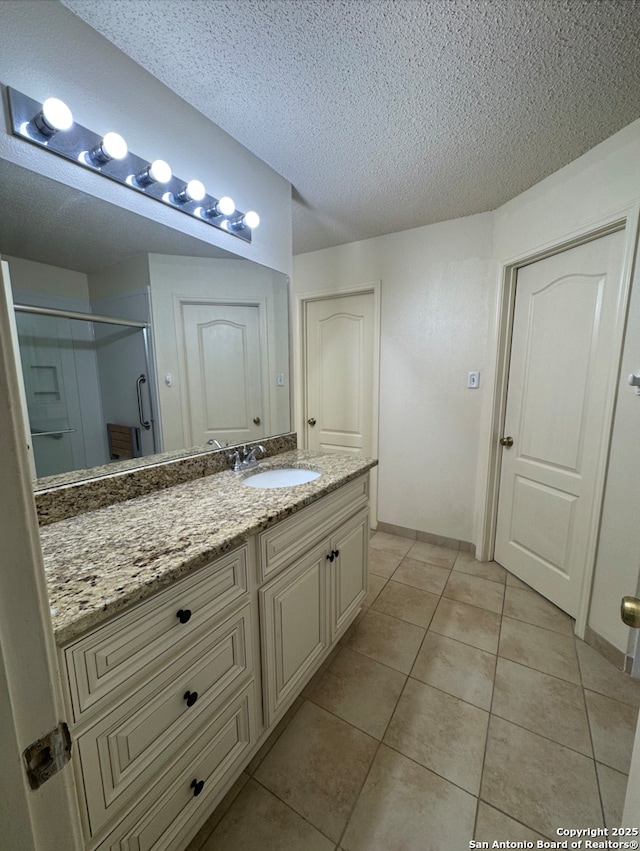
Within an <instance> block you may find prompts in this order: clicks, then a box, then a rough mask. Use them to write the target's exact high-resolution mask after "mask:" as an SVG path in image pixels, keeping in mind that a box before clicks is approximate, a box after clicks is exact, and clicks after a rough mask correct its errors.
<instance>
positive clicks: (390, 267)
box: [292, 213, 493, 541]
mask: <svg viewBox="0 0 640 851" xmlns="http://www.w3.org/2000/svg"><path fill="white" fill-rule="evenodd" d="M492 219H493V216H492V214H491V213H485V214H482V215H478V216H469V217H468V218H464V219H457V220H455V221H451V222H444V223H442V224H436V225H430V226H428V227H422V228H416V229H415V230H410V231H404V232H402V233H396V234H390V235H388V236H381V237H377V238H375V239H369V240H365V241H363V242H358V243H352V244H350V245H343V246H339V247H338V248H333V249H326V250H324V251H316V252H311V253H309V254H303V255H299V256H297V257H295V258H294V274H293V281H292V285H293V291H294V296H295V298H297V299H299V298H300V297H301V296H303V295H304V294H309V293H319V292H322V291H327V292H333V291H334V290H336V289H338V288H342V289H345V288H348V287H350V286H353V287H357V286H359V285H362V284H366V283H370V282H372V281H376V280H381V281H382V288H381V289H382V304H381V329H380V332H381V333H380V361H381V363H380V432H379V434H380V437H379V458H380V464H379V504H378V516H379V519H380V520H381V521H383V522H385V523H393V524H396V525H400V526H405V527H408V528H410V529H417V530H420V531H425V532H435V533H437V534H438V535H444V536H446V537H450V538H457V539H459V540H464V541H471V540H473V534H474V526H473V523H474V510H475V506H474V492H475V482H476V465H477V458H478V450H477V444H478V428H479V422H480V419H479V418H480V410H481V407H480V402H481V398H482V393H483V389H482V384H483V377H482V376H481V387H480V389H479V390H468V389H467V386H466V384H467V373H468V372H469V371H471V370H480V371H481V372H482V371H483V370H484V366H485V350H486V340H487V322H488V318H489V306H490V299H489V292H490V287H489V276H490V274H491V271H492V263H491V257H492ZM296 327H297V331H296V334H297V338H298V346H297V357H296V363H297V365H299V363H300V358H299V337H300V329H299V316H297V315H296ZM296 374H297V375H298V380H299V381H300V370H299V368H298V369H296ZM296 395H297V397H298V398H302V394H301V393H300V392H298V393H297V394H296ZM299 428H300V426H299Z"/></svg>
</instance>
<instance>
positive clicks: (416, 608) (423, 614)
mask: <svg viewBox="0 0 640 851" xmlns="http://www.w3.org/2000/svg"><path fill="white" fill-rule="evenodd" d="M439 602H440V597H439V596H438V595H437V594H430V593H429V592H428V591H422V590H421V589H420V588H414V587H412V586H411V585H402V584H401V583H400V582H395V581H394V580H393V579H390V580H389V581H388V582H387V584H386V585H385V587H384V589H383V590H382V591H381V592H380V594H379V595H378V597H377V599H376V601H375V602H374V604H373V608H374V609H375V610H376V611H377V612H384V613H385V614H387V615H393V617H394V618H400V620H403V621H407V622H408V623H413V624H416V626H423V627H425V629H426V627H428V626H429V624H430V623H431V618H432V617H433V613H434V612H435V610H436V608H437V606H438V603H439Z"/></svg>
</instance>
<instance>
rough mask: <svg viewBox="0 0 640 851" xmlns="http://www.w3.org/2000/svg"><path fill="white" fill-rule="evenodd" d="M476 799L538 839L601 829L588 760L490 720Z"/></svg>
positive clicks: (498, 720) (595, 785)
mask: <svg viewBox="0 0 640 851" xmlns="http://www.w3.org/2000/svg"><path fill="white" fill-rule="evenodd" d="M480 794H481V797H482V799H483V800H484V801H486V802H487V803H489V804H491V805H493V806H494V807H496V808H497V809H499V810H501V811H502V812H505V813H507V814H508V815H510V816H511V817H512V818H514V819H515V820H516V821H519V822H521V823H522V824H526V825H527V826H528V827H530V828H531V829H532V830H535V831H537V832H538V833H541V834H542V835H543V836H547V837H549V838H553V839H557V836H556V834H555V831H556V829H557V828H558V827H560V826H562V827H567V828H581V827H582V828H584V827H585V826H587V825H588V826H589V827H602V826H603V819H602V810H601V807H600V795H599V792H598V783H597V780H596V770H595V765H594V762H593V760H592V759H589V758H588V757H586V756H583V755H582V754H579V753H576V752H575V751H572V750H570V749H569V748H565V747H563V746H562V745H558V744H556V743H555V742H550V741H549V740H548V739H545V738H543V737H542V736H538V735H537V734H536V733H531V732H529V730H523V729H522V727H517V726H516V725H515V724H511V723H510V722H509V721H504V720H503V719H502V718H497V717H496V716H495V715H492V716H491V723H490V724H489V737H488V741H487V754H486V758H485V764H484V772H483V776H482V789H481V793H480Z"/></svg>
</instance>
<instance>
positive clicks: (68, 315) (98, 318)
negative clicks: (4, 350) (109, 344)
mask: <svg viewBox="0 0 640 851" xmlns="http://www.w3.org/2000/svg"><path fill="white" fill-rule="evenodd" d="M13 309H14V311H15V312H16V313H31V314H36V315H39V316H53V317H56V318H58V319H76V320H79V321H81V322H97V323H98V324H103V325H119V326H121V327H126V328H138V329H139V330H140V331H142V340H143V346H144V359H145V367H146V374H147V377H148V380H149V378H150V375H151V374H150V370H149V367H150V364H151V351H150V343H149V333H150V330H151V328H150V325H149V323H148V322H140V321H138V320H136V319H120V318H118V317H115V316H104V315H102V314H99V313H84V312H82V311H78V310H64V309H62V308H57V307H40V306H37V305H30V304H15V303H14V304H13ZM13 331H14V334H13V337H14V344H15V349H16V354H17V357H18V360H20V346H19V342H18V333H17V327H16V325H15V322H14V323H13ZM21 397H22V405H23V411H24V421H25V426H26V427H27V433H28V434H29V435H30V437H31V440H32V441H33V433H32V432H31V426H30V423H29V411H28V408H27V400H26V394H25V391H24V385H23V386H22V392H21ZM149 406H150V412H149V420H150V422H151V437H152V439H153V452H154V454H157V453H158V452H159V448H158V434H157V423H156V418H155V414H154V408H153V393H151V392H150V393H149ZM51 433H52V434H54V432H51ZM64 433H66V432H63V431H60V432H55V434H60V435H62V434H64ZM28 450H29V463H30V467H31V474H32V478H34V479H35V478H37V473H36V468H35V454H34V452H33V447H32V445H31V443H30V444H29V445H28Z"/></svg>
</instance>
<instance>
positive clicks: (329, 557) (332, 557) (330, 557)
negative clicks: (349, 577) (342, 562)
mask: <svg viewBox="0 0 640 851" xmlns="http://www.w3.org/2000/svg"><path fill="white" fill-rule="evenodd" d="M327 559H328V560H329V561H333V560H334V559H335V556H334V554H333V550H331V552H330V553H329V555H328V556H327Z"/></svg>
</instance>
